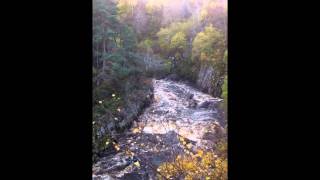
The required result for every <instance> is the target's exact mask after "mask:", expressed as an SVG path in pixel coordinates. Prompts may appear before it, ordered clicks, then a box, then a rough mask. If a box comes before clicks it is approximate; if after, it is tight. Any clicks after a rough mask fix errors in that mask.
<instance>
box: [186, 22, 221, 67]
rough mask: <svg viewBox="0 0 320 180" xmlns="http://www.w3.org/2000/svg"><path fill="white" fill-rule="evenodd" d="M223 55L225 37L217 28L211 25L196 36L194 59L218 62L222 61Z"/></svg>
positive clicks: (193, 49)
mask: <svg viewBox="0 0 320 180" xmlns="http://www.w3.org/2000/svg"><path fill="white" fill-rule="evenodd" d="M221 52H222V53H221ZM221 54H224V47H223V36H222V34H221V33H220V32H219V31H218V30H217V29H216V28H214V27H213V26H212V25H209V26H207V27H205V30H204V31H203V32H199V33H198V34H197V35H196V37H195V39H194V40H193V43H192V57H193V59H199V60H200V61H217V60H222V58H221ZM219 58H220V59H219Z"/></svg>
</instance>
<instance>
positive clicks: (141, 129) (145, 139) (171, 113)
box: [93, 79, 225, 180]
mask: <svg viewBox="0 0 320 180" xmlns="http://www.w3.org/2000/svg"><path fill="white" fill-rule="evenodd" d="M153 86H154V100H153V102H152V104H151V105H150V106H149V107H148V108H146V109H145V111H144V112H143V113H142V114H141V116H140V117H139V118H138V120H137V121H136V122H135V123H134V125H133V127H132V129H131V130H130V131H129V132H127V133H125V134H124V135H122V137H121V138H119V140H118V147H119V150H118V151H117V152H116V153H115V154H110V155H108V156H105V157H102V158H101V159H100V160H99V161H98V162H97V163H95V164H94V165H93V179H94V180H100V179H137V180H138V179H139V180H142V179H156V178H155V176H156V169H157V167H158V166H159V164H161V163H162V162H165V161H170V160H172V159H173V158H174V157H175V156H176V155H178V154H181V153H185V152H184V149H183V146H182V144H181V142H180V141H179V138H181V137H182V138H184V139H186V141H187V142H188V143H190V144H192V147H191V149H194V150H195V149H197V148H204V149H210V148H211V147H212V144H213V143H214V142H215V139H216V134H217V131H224V128H223V126H224V124H225V122H224V117H223V116H224V112H223V111H222V110H221V109H220V108H219V104H220V103H221V102H222V99H219V98H215V97H212V96H210V95H208V94H205V93H203V92H200V91H199V90H197V89H195V88H193V87H191V86H188V85H187V84H185V83H181V82H175V81H170V80H166V79H161V80H153ZM137 162H138V163H137Z"/></svg>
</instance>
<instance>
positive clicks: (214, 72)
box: [197, 64, 224, 97]
mask: <svg viewBox="0 0 320 180" xmlns="http://www.w3.org/2000/svg"><path fill="white" fill-rule="evenodd" d="M223 78H224V73H223V72H221V70H219V69H218V68H217V67H214V66H208V65H206V64H203V65H201V67H200V70H199V73H198V78H197V86H198V88H199V89H201V90H202V91H204V92H207V93H209V94H211V95H212V96H214V97H221V95H222V85H223Z"/></svg>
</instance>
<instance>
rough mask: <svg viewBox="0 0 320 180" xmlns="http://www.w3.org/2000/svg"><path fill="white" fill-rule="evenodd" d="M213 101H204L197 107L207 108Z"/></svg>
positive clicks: (212, 104) (211, 105)
mask: <svg viewBox="0 0 320 180" xmlns="http://www.w3.org/2000/svg"><path fill="white" fill-rule="evenodd" d="M214 105H215V103H214V102H213V101H204V102H203V103H201V104H199V106H198V108H209V107H213V106H214Z"/></svg>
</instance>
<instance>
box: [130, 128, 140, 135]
mask: <svg viewBox="0 0 320 180" xmlns="http://www.w3.org/2000/svg"><path fill="white" fill-rule="evenodd" d="M139 132H140V129H139V128H133V130H132V133H134V134H136V133H139Z"/></svg>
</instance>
